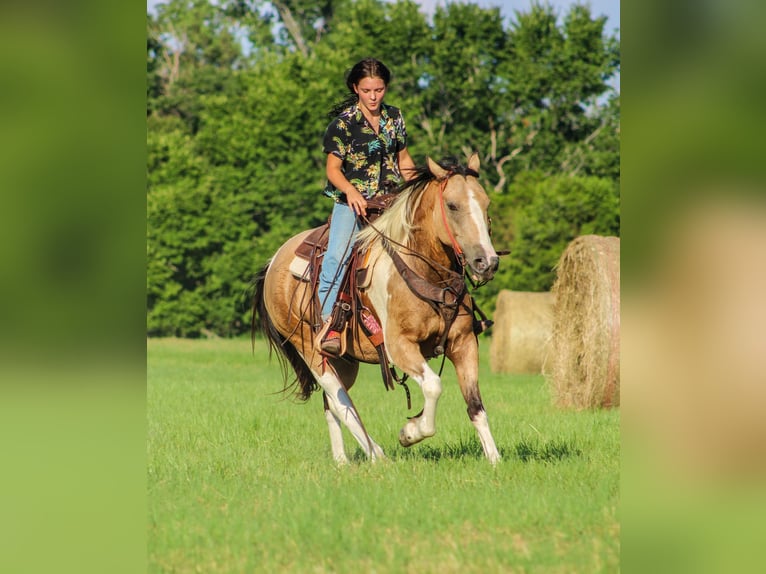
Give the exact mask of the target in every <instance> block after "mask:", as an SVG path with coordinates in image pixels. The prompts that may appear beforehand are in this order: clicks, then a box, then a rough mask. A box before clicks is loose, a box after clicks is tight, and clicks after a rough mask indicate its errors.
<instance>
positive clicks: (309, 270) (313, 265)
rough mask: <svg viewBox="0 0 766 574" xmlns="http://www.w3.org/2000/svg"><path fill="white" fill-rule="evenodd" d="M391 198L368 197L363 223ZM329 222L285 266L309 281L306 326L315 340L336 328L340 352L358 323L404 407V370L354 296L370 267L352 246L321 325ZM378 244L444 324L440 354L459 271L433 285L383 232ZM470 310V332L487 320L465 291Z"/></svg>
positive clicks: (460, 287) (460, 286)
mask: <svg viewBox="0 0 766 574" xmlns="http://www.w3.org/2000/svg"><path fill="white" fill-rule="evenodd" d="M395 198H396V194H381V195H378V196H376V197H375V198H373V199H370V200H368V202H367V222H368V223H369V222H372V221H374V220H375V219H377V218H378V217H379V216H380V214H381V213H383V212H384V211H385V209H386V208H387V207H389V206H390V205H391V203H392V202H393V200H394V199H395ZM329 227H330V223H329V219H328V222H327V223H325V224H324V225H322V226H321V227H318V228H316V229H315V230H313V231H312V232H311V233H310V234H309V235H308V236H307V237H306V239H304V241H303V243H301V244H300V245H299V246H298V247H297V248H296V250H295V258H294V259H293V261H292V262H291V264H290V270H291V272H292V273H293V275H294V276H296V277H297V278H299V279H301V280H303V281H307V282H309V284H310V288H311V292H312V293H313V297H312V299H311V305H310V311H309V313H310V315H311V325H312V328H313V330H314V332H315V333H317V334H316V335H315V336H316V337H317V339H318V340H321V337H322V336H323V335H324V332H325V331H327V330H329V329H332V330H334V331H338V332H339V333H341V337H340V340H341V351H340V356H343V355H344V354H345V353H346V348H347V341H348V337H347V333H346V329H348V328H349V327H351V329H352V331H351V332H352V333H354V332H357V331H356V327H357V326H359V327H361V330H362V332H363V333H365V335H366V336H367V338H368V339H369V340H370V342H371V343H372V345H373V346H374V347H375V349H376V351H377V353H378V358H379V363H380V368H381V373H382V375H383V382H384V383H385V386H386V388H387V389H389V390H392V389H394V388H395V387H394V381H396V382H397V383H399V384H401V385H403V386H404V388H405V391H406V392H407V404H408V408H410V393H409V389H408V388H407V386H406V385H405V384H404V381H405V380H406V377H407V376H406V374H405V375H404V376H403V377H402V378H399V377H397V374H396V371H395V370H394V367H393V366H392V365H390V363H389V362H388V357H387V354H386V351H385V343H384V341H383V333H382V329H381V327H380V322H379V318H378V317H377V316H376V315H375V313H374V312H373V311H372V310H371V309H368V308H366V307H365V306H364V305H363V304H362V302H361V301H360V298H359V290H360V289H364V288H366V287H368V286H369V281H370V279H371V276H372V273H371V272H370V270H369V267H368V261H367V254H366V253H360V252H359V250H358V248H357V247H356V246H355V247H354V249H353V251H352V253H351V257H350V259H349V263H348V266H347V268H346V272H345V274H344V276H343V280H342V283H341V288H340V291H339V293H338V300H337V301H336V302H335V305H334V306H333V311H332V315H331V320H330V322H329V323H328V324H327V325H324V326H323V322H322V319H321V313H320V304H319V299H318V296H317V285H318V283H319V273H320V270H321V266H322V257H323V255H324V253H325V251H326V250H327V244H328V242H329V233H328V231H329ZM384 245H385V246H386V249H387V251H388V252H389V254H390V255H391V258H392V260H393V262H394V266H395V267H396V269H397V271H398V272H399V274H400V275H401V276H402V279H404V281H405V283H407V285H408V286H409V288H410V289H411V290H412V292H413V293H414V294H415V295H417V296H418V297H420V298H421V299H422V300H423V301H426V302H427V303H429V304H430V305H431V306H432V307H433V308H434V310H435V311H436V312H437V313H439V314H440V315H441V316H442V318H443V319H444V322H445V328H444V329H443V332H442V333H441V335H440V337H439V341H438V344H437V345H436V346H435V348H434V354H435V355H443V354H444V349H445V344H446V341H447V336H448V333H449V329H450V326H451V325H452V322H453V321H454V320H455V319H456V317H457V315H458V312H459V306H460V302H461V301H462V299H463V296H464V295H465V294H466V292H467V289H466V285H465V280H464V278H463V274H462V273H457V272H451V276H450V278H449V280H448V283H447V285H446V287H445V286H438V287H437V286H435V285H432V284H431V283H429V282H428V281H426V280H425V279H423V278H422V277H420V276H418V275H417V273H415V272H414V271H413V270H412V269H410V268H409V267H408V266H407V265H406V264H405V263H404V261H403V260H402V258H401V257H400V256H399V254H398V253H397V252H396V251H395V250H393V249H391V246H390V245H389V244H388V242H387V240H385V238H384ZM471 310H472V312H473V315H474V326H473V330H474V334H476V335H479V334H480V333H482V332H484V331H485V330H487V329H488V328H489V327H491V326H492V321H491V320H489V319H487V316H486V315H485V314H484V313H483V312H482V311H481V309H479V307H478V305H476V302H475V300H474V299H473V297H471ZM477 315H478V316H477ZM320 329H321V330H320Z"/></svg>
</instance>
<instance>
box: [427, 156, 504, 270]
mask: <svg viewBox="0 0 766 574" xmlns="http://www.w3.org/2000/svg"><path fill="white" fill-rule="evenodd" d="M427 164H428V169H429V170H430V172H431V173H432V174H433V175H434V176H435V177H436V179H437V180H438V181H437V183H436V185H439V189H440V197H439V199H438V200H437V201H438V202H440V203H441V205H437V206H436V209H435V210H434V213H433V217H434V218H435V219H434V226H435V229H437V230H439V231H438V235H439V239H440V240H441V242H442V243H444V244H446V245H452V247H453V249H455V253H456V254H457V255H458V257H462V259H463V263H464V264H465V265H466V267H467V268H468V272H469V274H470V276H471V279H473V280H474V281H477V282H478V281H489V280H490V279H492V277H493V276H494V275H495V271H497V267H498V265H499V262H500V259H499V257H498V256H497V252H496V251H495V248H494V247H493V246H492V240H491V239H490V236H489V217H488V215H487V208H488V207H489V197H488V196H487V193H486V192H485V191H484V188H483V187H482V186H481V185H480V184H479V179H478V175H479V156H478V154H475V153H474V154H473V155H472V156H471V158H470V159H469V160H468V169H467V170H462V171H464V172H465V173H464V174H462V173H458V172H452V171H450V170H447V169H445V168H443V167H442V166H441V165H439V164H438V163H436V162H435V161H433V160H432V159H431V158H430V157H429V158H427ZM461 254H462V255H461Z"/></svg>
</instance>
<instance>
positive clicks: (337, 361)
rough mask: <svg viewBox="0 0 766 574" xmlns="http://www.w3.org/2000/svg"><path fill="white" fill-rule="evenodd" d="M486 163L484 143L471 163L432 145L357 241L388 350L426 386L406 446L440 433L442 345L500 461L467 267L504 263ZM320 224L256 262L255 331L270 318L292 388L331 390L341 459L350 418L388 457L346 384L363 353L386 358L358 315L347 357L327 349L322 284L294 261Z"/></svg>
mask: <svg viewBox="0 0 766 574" xmlns="http://www.w3.org/2000/svg"><path fill="white" fill-rule="evenodd" d="M479 163H480V162H479V158H478V155H477V154H475V153H474V154H473V155H472V156H471V157H470V159H469V161H468V169H466V168H465V167H463V166H461V165H458V164H449V165H447V164H444V163H442V164H440V163H437V162H436V161H434V160H432V159H431V158H430V157H427V158H426V164H425V165H421V166H419V167H417V168H416V169H415V174H413V176H412V177H411V179H410V180H409V181H407V182H405V184H403V185H402V186H401V187H400V189H399V192H398V195H397V197H396V199H395V200H394V201H393V203H392V204H391V205H390V207H389V208H387V209H386V210H385V211H384V212H383V213H382V215H380V216H379V217H378V218H377V219H376V220H375V222H374V224H373V223H370V224H369V225H367V226H366V227H364V228H363V229H362V230H361V231H360V232H359V234H358V235H357V239H356V243H357V245H358V247H359V250H360V252H365V253H367V257H368V266H367V270H368V274H369V273H371V275H370V277H369V280H368V281H367V282H366V286H365V287H363V288H359V290H358V291H359V298H360V301H361V302H362V304H363V306H364V307H365V308H368V309H369V310H370V311H372V313H373V314H374V316H375V317H377V320H378V321H377V324H378V325H379V327H380V330H381V332H382V334H383V340H384V344H385V352H386V359H387V360H389V361H390V362H391V364H393V365H394V366H395V367H398V368H399V369H400V370H401V371H402V372H403V373H404V374H405V375H406V376H407V377H409V378H411V379H412V380H414V381H416V382H417V384H418V385H419V386H420V388H421V390H422V393H423V398H424V405H423V410H422V411H421V413H420V414H418V415H416V416H414V417H410V418H409V419H408V420H407V422H406V423H405V424H404V426H403V427H402V429H401V431H400V432H399V437H398V438H399V442H400V443H401V444H402V445H403V446H405V447H408V446H411V445H414V444H416V443H418V442H420V441H422V440H423V439H425V438H428V437H431V436H433V435H434V434H435V433H436V411H437V403H438V401H439V396H440V395H441V393H442V383H441V377H440V375H439V374H437V373H436V372H435V371H434V370H433V369H432V368H431V367H430V366H429V364H428V360H427V358H433V357H435V356H438V355H439V354H442V353H443V354H444V355H445V356H446V358H447V359H449V360H450V361H451V362H452V364H453V365H454V367H455V371H456V374H457V379H458V383H459V385H460V390H461V391H462V394H463V398H464V399H465V402H466V405H467V412H468V416H469V419H470V420H471V422H472V423H473V426H474V427H475V429H476V432H477V433H478V437H479V440H480V442H481V446H482V448H483V451H484V455H485V456H486V458H487V459H488V460H489V462H490V463H492V464H493V465H494V464H495V463H497V462H498V461H499V460H500V453H499V452H498V450H497V446H496V445H495V440H494V438H493V436H492V433H491V431H490V427H489V421H488V417H487V413H486V410H485V408H484V404H483V403H482V399H481V393H480V392H479V352H478V337H477V334H476V331H475V329H474V327H475V317H474V308H473V305H474V303H473V299H472V297H471V296H470V294H469V293H468V290H467V288H466V284H465V281H466V277H465V276H464V274H465V275H466V276H467V277H468V278H469V279H470V280H471V281H472V282H477V283H479V282H481V283H483V282H486V281H489V280H490V279H492V277H493V276H494V274H495V272H496V271H497V268H498V264H499V257H498V254H497V252H496V251H495V249H494V247H493V245H492V241H491V238H490V229H489V217H488V215H487V208H488V206H489V197H488V196H487V193H486V192H485V190H484V189H483V187H482V186H481V185H480V183H479V179H478V171H479ZM311 231H312V230H306V231H303V232H302V233H299V234H298V235H295V236H293V237H292V238H290V239H289V240H288V241H287V242H285V243H284V244H283V245H282V246H281V247H280V248H279V249H278V250H277V252H276V253H275V254H274V255H273V257H272V258H271V259H270V260H269V261H268V262H267V263H266V265H265V266H264V267H263V268H262V269H261V271H260V272H259V273H258V274H257V276H256V279H255V290H254V291H255V294H254V297H253V327H254V332H253V336H254V333H255V329H257V328H259V327H260V329H261V330H262V331H263V332H264V333H265V335H266V337H267V339H268V343H269V347H270V350H269V356H271V353H272V352H273V351H275V350H276V351H277V357H278V359H279V361H280V363H281V365H282V369H283V374H284V375H285V377H287V376H288V374H289V368H288V366H287V364H288V363H289V365H290V366H291V367H292V369H293V370H294V372H295V375H296V379H295V381H294V382H293V385H292V386H290V385H288V384H287V382H286V380H285V387H284V389H283V390H285V391H287V390H288V389H290V388H292V389H293V390H294V391H295V394H296V395H297V397H298V398H299V399H302V400H308V399H309V397H310V396H311V395H312V393H313V392H314V391H317V390H319V389H321V390H322V391H323V396H324V401H323V402H324V414H325V418H326V420H327V425H328V428H329V433H330V445H331V450H332V456H333V458H334V460H335V461H336V462H337V463H339V464H345V463H348V458H347V457H346V454H345V450H344V444H343V436H342V427H341V424H344V425H345V426H346V427H347V428H348V430H349V431H350V432H351V435H352V436H353V437H354V438H355V439H356V441H357V442H358V443H359V445H360V447H361V448H362V450H363V451H364V453H365V455H366V456H367V457H368V459H370V460H371V461H373V462H374V461H376V460H378V459H383V458H385V455H384V452H383V449H382V448H381V447H380V445H379V444H378V443H376V442H375V441H374V440H373V439H372V438H371V437H370V436H369V435H368V433H367V431H366V429H365V427H364V424H363V423H362V419H361V417H360V416H359V413H358V411H357V409H356V407H355V405H354V403H353V401H352V400H351V398H350V396H349V393H348V392H349V390H350V389H351V387H352V386H353V384H354V382H355V380H356V377H357V374H358V371H359V363H360V362H364V363H380V362H381V359H380V357H379V354H378V352H377V350H376V348H375V346H373V344H372V343H371V341H370V340H369V339H368V337H367V336H366V335H365V333H364V332H362V331H361V326H360V325H359V324H358V322H351V323H350V327H349V329H348V333H347V334H346V341H345V343H346V348H345V354H344V355H343V356H342V357H341V358H333V357H329V358H328V357H326V356H324V355H322V354H321V353H320V352H319V345H318V337H317V336H316V332H315V328H316V327H317V326H318V325H317V324H316V322H315V321H312V316H311V315H312V314H311V312H310V309H311V300H312V298H313V297H314V294H313V293H312V292H311V289H312V286H311V284H310V283H309V282H306V280H305V278H303V279H301V278H300V277H298V276H297V274H296V273H294V272H292V271H291V270H290V264H291V262H292V261H293V259H294V253H295V251H296V248H297V247H298V246H299V245H300V244H301V243H302V242H303V241H304V239H305V238H306V237H307V235H308V234H309V233H311ZM403 274H404V276H403ZM456 278H457V279H458V281H456V280H455V279H456ZM413 283H414V284H415V287H413ZM417 286H420V287H421V289H420V291H418V289H417V288H416V287H417ZM424 286H425V287H424ZM461 286H462V288H460V287H461ZM427 287H430V288H431V292H433V293H435V295H434V296H432V297H430V299H431V300H428V299H429V297H424V296H423V293H424V291H423V289H425V292H426V293H427V292H428V289H427ZM442 366H443V363H442ZM408 398H409V391H408Z"/></svg>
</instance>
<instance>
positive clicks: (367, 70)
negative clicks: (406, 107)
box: [327, 58, 391, 118]
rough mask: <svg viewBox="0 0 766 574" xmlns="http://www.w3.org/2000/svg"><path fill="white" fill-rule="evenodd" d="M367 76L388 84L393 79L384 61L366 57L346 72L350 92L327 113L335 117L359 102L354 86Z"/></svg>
mask: <svg viewBox="0 0 766 574" xmlns="http://www.w3.org/2000/svg"><path fill="white" fill-rule="evenodd" d="M365 78H380V79H381V80H383V83H384V84H385V85H386V86H388V82H390V81H391V71H390V70H389V69H388V68H387V67H386V65H385V64H384V63H383V62H381V61H380V60H376V59H375V58H364V59H363V60H360V61H358V62H357V63H356V64H354V67H353V68H351V69H350V70H349V71H348V73H347V74H346V87H347V88H348V91H349V93H348V94H347V95H346V97H345V98H343V100H342V101H340V102H338V103H337V104H335V105H334V106H333V107H332V109H331V110H330V113H329V114H327V115H328V116H329V117H330V118H335V117H336V116H337V115H338V114H340V113H341V112H342V111H343V110H345V109H346V108H348V107H350V106H352V105H354V104H355V103H356V102H357V100H358V99H359V96H357V95H356V92H354V86H356V85H358V84H359V82H361V81H362V80H364V79H365Z"/></svg>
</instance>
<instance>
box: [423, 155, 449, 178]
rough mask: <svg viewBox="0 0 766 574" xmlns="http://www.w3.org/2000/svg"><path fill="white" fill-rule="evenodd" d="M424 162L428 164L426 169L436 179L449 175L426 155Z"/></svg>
mask: <svg viewBox="0 0 766 574" xmlns="http://www.w3.org/2000/svg"><path fill="white" fill-rule="evenodd" d="M426 164H427V165H428V171H430V172H431V173H432V174H433V175H434V177H436V179H444V178H445V177H447V176H448V175H449V172H448V171H447V170H446V169H444V168H443V167H442V166H440V165H439V164H438V163H436V162H435V161H434V160H432V159H431V158H430V157H426Z"/></svg>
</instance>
